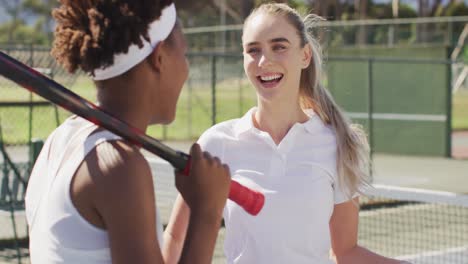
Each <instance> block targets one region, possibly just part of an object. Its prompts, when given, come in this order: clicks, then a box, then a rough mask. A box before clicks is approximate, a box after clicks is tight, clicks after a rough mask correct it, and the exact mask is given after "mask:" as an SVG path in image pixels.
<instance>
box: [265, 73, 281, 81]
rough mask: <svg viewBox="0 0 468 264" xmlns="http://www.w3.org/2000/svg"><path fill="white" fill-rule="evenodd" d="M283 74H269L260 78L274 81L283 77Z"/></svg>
mask: <svg viewBox="0 0 468 264" xmlns="http://www.w3.org/2000/svg"><path fill="white" fill-rule="evenodd" d="M282 76H283V75H281V74H275V75H268V76H260V80H262V81H266V82H268V81H273V80H276V79H279V78H281V77H282Z"/></svg>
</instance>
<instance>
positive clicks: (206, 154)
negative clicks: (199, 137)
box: [203, 151, 213, 161]
mask: <svg viewBox="0 0 468 264" xmlns="http://www.w3.org/2000/svg"><path fill="white" fill-rule="evenodd" d="M203 157H204V158H205V159H207V160H209V161H211V160H212V159H213V158H212V157H211V154H210V153H209V152H207V151H203Z"/></svg>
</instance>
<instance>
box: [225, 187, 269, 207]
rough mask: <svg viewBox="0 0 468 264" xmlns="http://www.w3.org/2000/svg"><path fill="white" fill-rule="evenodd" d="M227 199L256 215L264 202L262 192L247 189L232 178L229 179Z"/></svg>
mask: <svg viewBox="0 0 468 264" xmlns="http://www.w3.org/2000/svg"><path fill="white" fill-rule="evenodd" d="M229 199H231V201H233V202H235V203H237V204H238V205H240V206H241V207H242V208H244V210H245V211H246V212H247V213H249V214H251V215H257V214H258V213H259V212H260V210H262V207H263V204H264V203H265V196H264V195H263V193H261V192H258V191H255V190H252V189H249V188H247V187H245V186H243V185H241V184H240V183H238V182H236V181H234V180H231V187H230V189H229Z"/></svg>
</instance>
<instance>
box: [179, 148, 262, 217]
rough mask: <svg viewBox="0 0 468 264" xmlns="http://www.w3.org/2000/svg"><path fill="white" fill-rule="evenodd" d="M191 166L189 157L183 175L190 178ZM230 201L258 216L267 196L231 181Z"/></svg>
mask: <svg viewBox="0 0 468 264" xmlns="http://www.w3.org/2000/svg"><path fill="white" fill-rule="evenodd" d="M190 166H191V158H190V157H188V160H187V163H186V165H185V168H184V170H183V171H182V174H184V175H187V176H188V175H189V174H190ZM229 199H230V200H231V201H233V202H235V203H237V204H238V205H239V206H240V207H242V208H244V210H245V211H246V212H247V213H249V214H251V215H257V214H258V213H259V212H260V210H262V208H263V204H264V203H265V196H264V195H263V193H261V192H258V191H255V190H252V189H249V188H247V187H245V186H243V185H241V184H240V183H238V182H236V181H234V180H231V186H230V188H229Z"/></svg>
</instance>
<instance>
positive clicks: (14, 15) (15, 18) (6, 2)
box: [0, 0, 24, 42]
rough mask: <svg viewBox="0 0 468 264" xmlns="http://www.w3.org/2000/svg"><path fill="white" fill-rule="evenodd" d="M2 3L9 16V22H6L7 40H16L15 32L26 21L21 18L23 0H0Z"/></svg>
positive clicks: (0, 3)
mask: <svg viewBox="0 0 468 264" xmlns="http://www.w3.org/2000/svg"><path fill="white" fill-rule="evenodd" d="M0 5H1V6H2V7H3V9H4V10H5V12H6V13H7V15H8V16H10V19H9V22H8V23H7V24H6V31H7V32H6V33H7V35H8V38H7V40H6V41H8V42H12V41H14V32H15V30H16V29H17V28H18V27H19V26H20V25H21V24H24V21H23V20H22V19H20V12H21V0H0Z"/></svg>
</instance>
